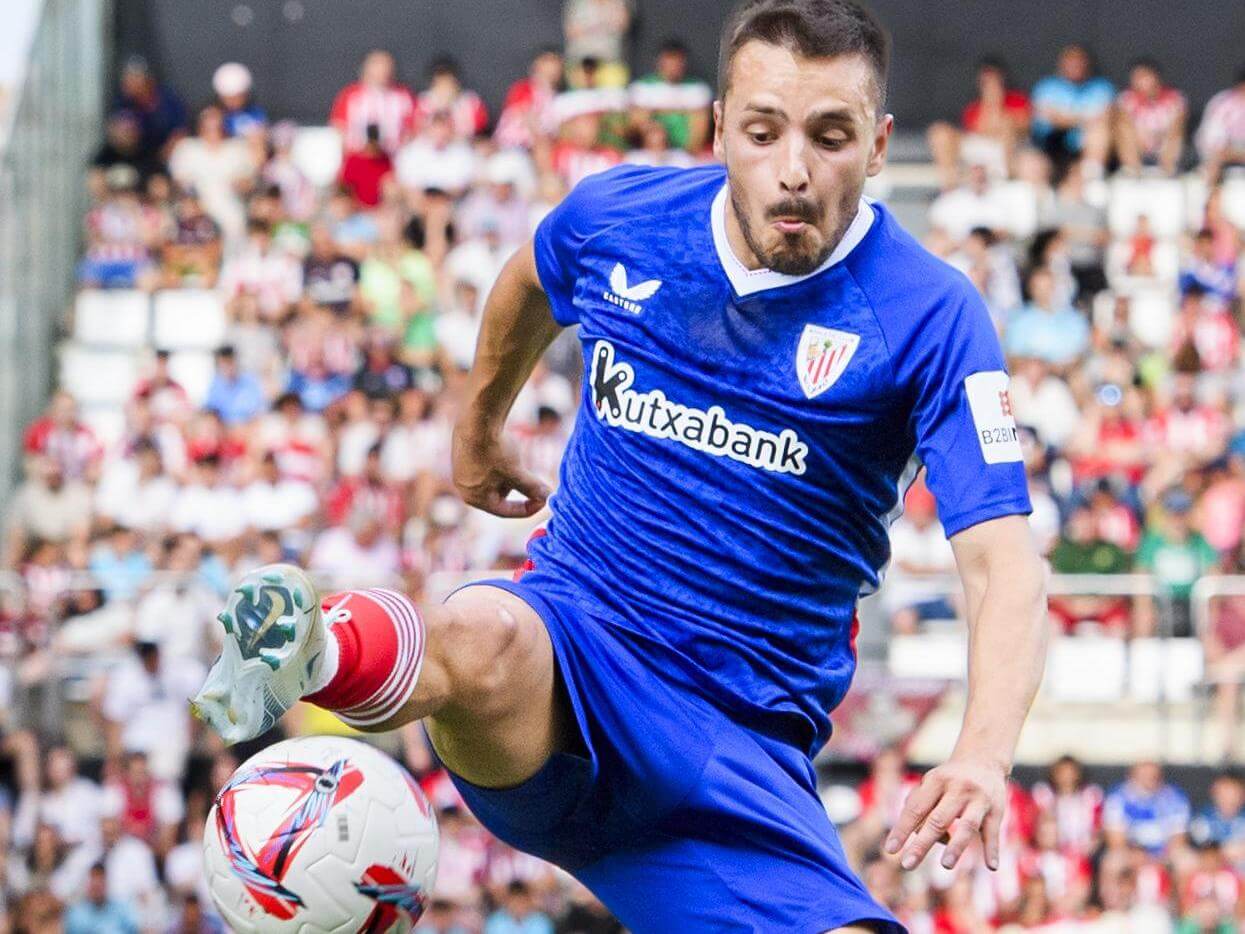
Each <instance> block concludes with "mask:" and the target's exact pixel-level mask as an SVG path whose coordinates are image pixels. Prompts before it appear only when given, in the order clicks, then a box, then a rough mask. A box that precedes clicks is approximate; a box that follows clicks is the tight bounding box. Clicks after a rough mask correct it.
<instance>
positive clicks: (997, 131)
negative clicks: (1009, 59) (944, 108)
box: [928, 58, 1030, 190]
mask: <svg viewBox="0 0 1245 934" xmlns="http://www.w3.org/2000/svg"><path fill="white" fill-rule="evenodd" d="M1029 116H1030V108H1029V98H1028V97H1027V96H1026V95H1025V93H1024V92H1023V91H1016V90H1013V89H1011V88H1009V87H1008V86H1007V69H1006V67H1005V66H1004V65H1003V63H1002V62H1001V61H999V60H998V59H993V58H986V59H982V60H981V62H980V63H979V64H978V66H977V97H976V98H975V99H974V100H972V101H970V102H969V103H968V105H967V106H966V107H965V108H964V112H963V114H961V116H960V126H959V127H955V126H953V125H952V124H950V123H948V122H945V121H940V122H937V123H934V124H932V125H931V126H930V128H929V131H928V139H929V148H930V152H931V153H932V155H933V157H934V165H935V166H936V167H937V169H938V178H939V181H940V182H941V184H942V187H943V189H944V190H947V189H950V188H954V187H955V186H956V184H957V183H958V182H959V174H960V173H959V169H960V156H961V154H964V155H970V154H971V155H973V156H974V157H975V158H977V159H979V160H981V159H985V160H986V161H988V162H989V163H990V165H991V167H992V168H994V169H996V170H1001V172H1002V173H1005V172H1006V171H1007V166H1008V163H1009V162H1010V161H1011V155H1012V151H1013V149H1014V148H1015V146H1016V142H1017V141H1018V140H1022V139H1024V138H1025V135H1026V134H1027V133H1028V131H1029Z"/></svg>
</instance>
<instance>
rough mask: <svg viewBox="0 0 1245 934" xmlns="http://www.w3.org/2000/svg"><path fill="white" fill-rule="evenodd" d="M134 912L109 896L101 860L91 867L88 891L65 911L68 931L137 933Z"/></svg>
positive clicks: (69, 933)
mask: <svg viewBox="0 0 1245 934" xmlns="http://www.w3.org/2000/svg"><path fill="white" fill-rule="evenodd" d="M139 930H140V928H139V924H138V919H137V918H136V917H135V916H134V912H133V911H132V910H131V908H130V906H129V905H128V904H126V903H125V902H122V901H119V900H114V899H112V898H109V897H108V874H107V871H106V870H105V868H104V865H103V864H102V863H97V864H96V865H94V866H92V867H91V871H90V873H89V874H88V875H87V881H86V892H85V893H84V894H83V896H82V898H81V899H80V900H79V901H77V902H75V903H74V904H73V905H71V906H70V908H69V911H68V912H66V914H65V934H138V932H139Z"/></svg>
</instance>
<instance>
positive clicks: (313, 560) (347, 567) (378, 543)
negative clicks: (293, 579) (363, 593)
mask: <svg viewBox="0 0 1245 934" xmlns="http://www.w3.org/2000/svg"><path fill="white" fill-rule="evenodd" d="M308 561H309V563H308V568H309V569H310V570H311V571H313V572H316V573H319V574H323V575H324V576H325V577H326V578H327V579H329V580H331V581H349V582H350V583H351V586H354V587H363V586H369V585H371V586H385V585H390V586H392V584H393V582H394V581H395V580H396V579H397V576H398V571H399V570H400V568H401V552H400V551H399V548H398V543H397V541H396V539H395V538H394V537H393V536H392V535H390V534H387V533H386V532H385V525H384V517H383V516H381V515H377V514H376V513H373V512H370V511H368V509H367V508H366V507H364V508H360V509H357V510H355V511H354V512H352V513H351V514H350V515H349V517H348V518H347V520H346V524H344V525H336V526H331V527H329V528H327V529H325V530H324V531H323V532H321V533H320V534H319V535H318V536H317V537H316V541H315V544H314V545H313V546H312V548H311V555H310V558H309V559H308Z"/></svg>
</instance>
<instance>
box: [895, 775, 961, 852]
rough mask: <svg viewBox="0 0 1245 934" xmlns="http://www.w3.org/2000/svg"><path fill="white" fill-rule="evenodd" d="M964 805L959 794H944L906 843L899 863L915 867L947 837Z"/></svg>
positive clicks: (949, 792)
mask: <svg viewBox="0 0 1245 934" xmlns="http://www.w3.org/2000/svg"><path fill="white" fill-rule="evenodd" d="M963 806H964V801H963V799H962V798H961V797H960V796H959V795H956V794H954V793H953V792H951V791H948V792H947V793H946V794H944V795H943V796H942V798H941V800H939V802H938V804H937V805H935V807H934V809H933V810H932V811H930V812H929V816H928V817H926V818H925V821H924V823H922V824H921V826H920V828H918V830H917V832H916V833H914V834H913V835H912V837H911V839H909V840H908V842H907V844H905V845H904V848H903V855H901V856H900V857H899V865H900V866H902V867H903V868H904V869H915V868H916V867H917V865H918V864H919V863H920V862H921V860H923V859H924V858H925V854H926V853H928V852H929V851H930V847H932V846H933V845H934V844H935V843H937V842H938V841H939V840H942V839H944V838H945V837H946V835H947V832H948V831H949V830H950V829H951V822H952V821H954V820H955V819H956V818H957V817H959V815H960V810H961V809H962V808H963Z"/></svg>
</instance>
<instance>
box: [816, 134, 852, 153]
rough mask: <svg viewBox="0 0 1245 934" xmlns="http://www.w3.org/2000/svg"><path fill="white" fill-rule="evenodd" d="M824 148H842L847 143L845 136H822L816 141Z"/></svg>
mask: <svg viewBox="0 0 1245 934" xmlns="http://www.w3.org/2000/svg"><path fill="white" fill-rule="evenodd" d="M817 142H818V143H819V144H821V146H822V147H824V148H825V149H831V150H833V149H842V148H843V147H844V146H846V145H847V137H846V136H823V137H821V138H820V139H818V141H817Z"/></svg>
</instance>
